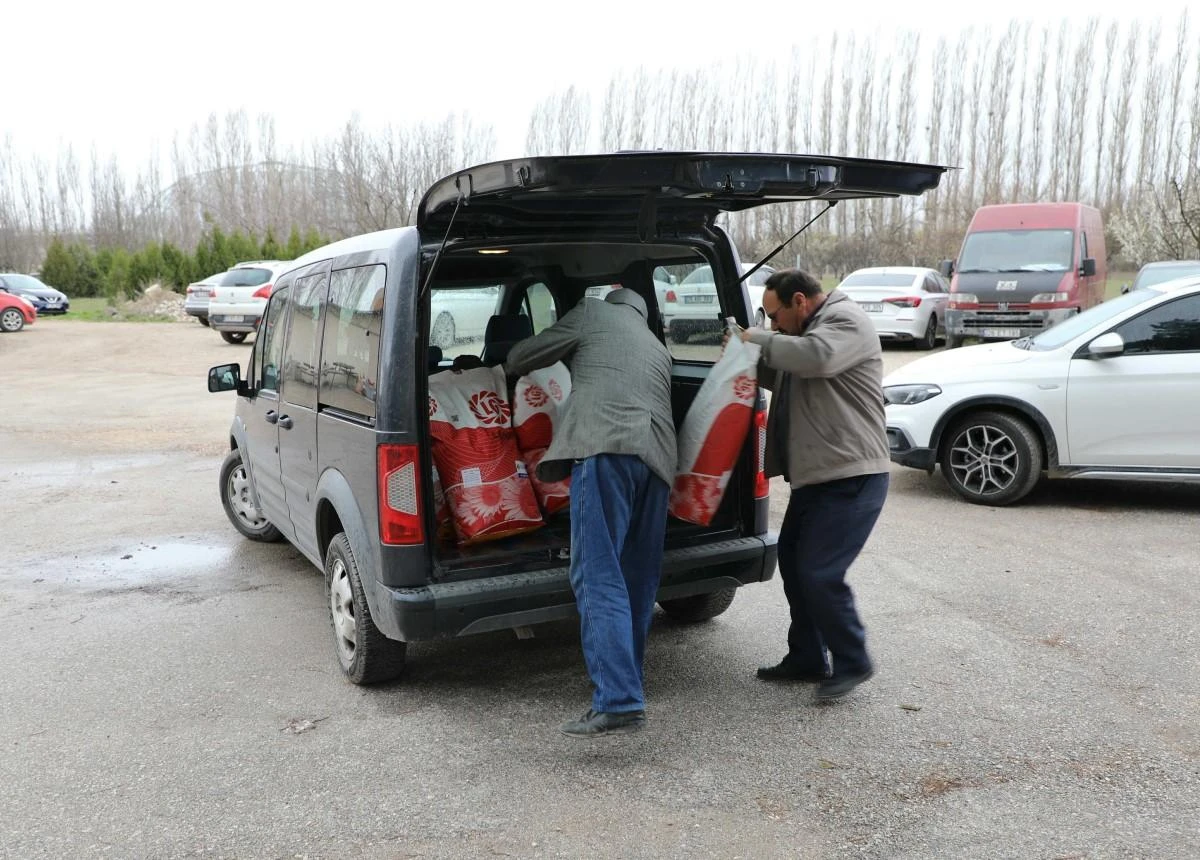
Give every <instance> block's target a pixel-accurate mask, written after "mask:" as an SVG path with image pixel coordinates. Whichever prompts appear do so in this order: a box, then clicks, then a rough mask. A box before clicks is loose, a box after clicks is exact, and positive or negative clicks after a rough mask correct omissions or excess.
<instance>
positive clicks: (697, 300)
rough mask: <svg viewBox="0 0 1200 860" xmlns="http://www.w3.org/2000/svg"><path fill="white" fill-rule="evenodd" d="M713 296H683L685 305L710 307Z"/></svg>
mask: <svg viewBox="0 0 1200 860" xmlns="http://www.w3.org/2000/svg"><path fill="white" fill-rule="evenodd" d="M713 298H714V297H713V296H684V297H683V303H684V304H685V305H711V304H712V300H713Z"/></svg>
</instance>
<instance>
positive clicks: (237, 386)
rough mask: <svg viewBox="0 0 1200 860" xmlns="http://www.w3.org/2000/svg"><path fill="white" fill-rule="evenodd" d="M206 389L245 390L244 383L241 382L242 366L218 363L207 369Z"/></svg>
mask: <svg viewBox="0 0 1200 860" xmlns="http://www.w3.org/2000/svg"><path fill="white" fill-rule="evenodd" d="M208 390H209V391H210V392H217V391H236V392H238V394H244V393H245V392H246V383H244V382H242V368H241V365H238V364H218V365H217V366H216V367H210V368H209V369H208Z"/></svg>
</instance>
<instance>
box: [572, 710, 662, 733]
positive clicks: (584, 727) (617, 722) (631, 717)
mask: <svg viewBox="0 0 1200 860" xmlns="http://www.w3.org/2000/svg"><path fill="white" fill-rule="evenodd" d="M645 725H646V712H645V711H626V712H624V713H620V714H614V713H608V712H601V711H593V710H592V709H591V708H588V710H587V713H585V714H584V715H583V716H582V717H580V718H579V719H578V720H570V721H568V722H565V723H563V724H562V725H561V726H559V728H560V729H562V733H563V734H564V735H570V736H571V737H573V738H598V737H600V736H601V735H617V734H626V733H628V732H636V731H640V730H641V729H642V728H644V727H645Z"/></svg>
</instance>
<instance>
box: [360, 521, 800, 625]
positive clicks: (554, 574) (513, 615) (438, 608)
mask: <svg viewBox="0 0 1200 860" xmlns="http://www.w3.org/2000/svg"><path fill="white" fill-rule="evenodd" d="M776 540H777V536H776V535H775V534H766V535H763V536H761V537H750V538H739V539H737V540H728V541H721V542H719V543H713V544H706V545H702V546H696V547H688V548H685V549H676V550H670V551H668V552H667V553H666V554H665V555H664V557H663V575H662V580H661V582H660V583H659V589H658V599H660V600H668V599H671V598H677V597H690V596H692V595H695V594H705V593H708V592H712V591H719V590H721V589H725V588H735V587H738V586H742V585H747V584H749V583H751V582H765V581H766V580H768V579H770V578H771V577H772V576H773V575H774V573H775V561H776V551H775V544H776ZM375 596H376V606H375V607H374V608H373V613H374V616H375V623H376V625H377V626H378V627H379V629H380V630H381V631H382V632H383V633H384V634H386V635H387V636H389V637H391V638H393V639H400V640H403V641H405V642H416V641H421V640H427V639H440V638H446V637H452V636H466V635H469V634H472V633H487V632H490V631H493V630H506V629H511V628H514V627H524V626H526V625H529V624H540V623H543V622H546V621H560V620H564V619H568V618H572V617H575V616H576V610H575V595H574V592H572V590H571V582H570V577H569V573H568V568H566V567H556V568H551V569H549V570H539V571H532V572H529V573H514V574H507V575H504V576H494V577H488V578H486V579H470V580H463V581H460V582H445V583H432V584H430V585H426V586H422V587H420V588H389V587H387V586H383V585H378V584H377V585H376V591H375Z"/></svg>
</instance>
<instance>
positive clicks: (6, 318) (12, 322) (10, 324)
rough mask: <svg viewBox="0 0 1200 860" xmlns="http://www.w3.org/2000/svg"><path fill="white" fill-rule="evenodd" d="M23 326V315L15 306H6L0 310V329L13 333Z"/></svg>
mask: <svg viewBox="0 0 1200 860" xmlns="http://www.w3.org/2000/svg"><path fill="white" fill-rule="evenodd" d="M23 328H25V315H24V314H22V313H21V312H20V311H19V310H17V309H16V308H12V307H10V308H6V309H5V310H4V311H3V312H0V331H5V332H7V333H8V334H15V333H16V332H19V331H20V330H21V329H23Z"/></svg>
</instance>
